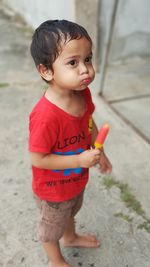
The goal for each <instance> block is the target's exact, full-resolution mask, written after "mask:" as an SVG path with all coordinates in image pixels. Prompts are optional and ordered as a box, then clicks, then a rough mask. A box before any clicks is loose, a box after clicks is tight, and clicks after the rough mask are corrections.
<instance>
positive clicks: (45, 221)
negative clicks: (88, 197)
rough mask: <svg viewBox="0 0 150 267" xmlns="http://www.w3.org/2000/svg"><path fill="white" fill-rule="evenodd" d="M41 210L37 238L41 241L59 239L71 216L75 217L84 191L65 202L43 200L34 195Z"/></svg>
mask: <svg viewBox="0 0 150 267" xmlns="http://www.w3.org/2000/svg"><path fill="white" fill-rule="evenodd" d="M34 198H35V201H36V204H37V206H38V208H39V210H40V216H39V222H38V225H37V238H38V240H39V241H41V242H51V241H58V240H59V239H60V238H61V237H62V236H63V234H64V231H65V228H66V225H67V223H68V221H69V218H70V217H74V216H75V215H76V213H77V212H78V211H79V210H80V208H81V206H82V202H83V192H82V193H80V194H79V195H78V196H76V197H75V198H73V199H71V200H68V201H64V202H48V201H45V200H44V201H43V200H41V199H40V198H38V197H37V196H35V195H34Z"/></svg>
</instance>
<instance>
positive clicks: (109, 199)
mask: <svg viewBox="0 0 150 267" xmlns="http://www.w3.org/2000/svg"><path fill="white" fill-rule="evenodd" d="M0 36H1V45H0V58H1V60H0V101H1V105H0V114H1V116H0V123H1V142H0V150H1V158H0V164H1V168H0V171H1V183H0V200H1V201H0V218H1V224H0V241H1V242H0V266H2V267H12V266H13V267H20V266H21V267H37V266H38V267H43V266H48V265H47V258H46V256H45V254H44V252H43V250H42V248H41V247H40V245H39V243H38V242H37V240H36V237H35V222H36V208H35V205H34V201H33V199H32V192H31V169H30V163H29V157H28V152H27V136H28V114H29V112H30V111H31V108H32V107H33V105H34V104H35V103H36V101H37V100H38V99H39V97H40V96H41V94H42V93H43V87H44V83H43V82H42V81H41V80H40V79H39V77H38V75H37V73H36V71H35V68H34V65H33V63H32V60H31V58H30V55H29V44H30V40H31V32H30V31H29V30H28V29H27V28H26V27H24V26H22V25H21V24H20V22H19V20H18V21H17V18H15V17H14V16H13V15H12V16H11V17H9V16H6V14H4V12H3V10H0ZM145 64H146V63H145ZM145 64H143V66H144V68H145ZM120 72H121V70H120ZM113 74H114V75H112V82H109V85H110V86H109V88H108V89H107V90H110V88H116V86H115V77H117V76H116V72H115V71H114V72H113ZM130 75H131V76H132V73H130ZM141 75H142V74H141ZM113 76H114V77H113ZM139 77H140V76H139ZM147 77H148V76H147ZM98 81H99V77H98V75H97V76H96V79H95V81H94V82H93V84H92V86H91V90H92V94H93V101H94V102H95V105H96V111H95V114H94V117H95V120H96V122H97V125H98V127H100V126H101V125H102V124H103V123H104V122H108V123H109V124H110V127H111V130H110V134H109V136H108V138H107V140H106V144H105V150H106V152H107V154H108V156H109V158H110V159H111V161H112V164H113V167H114V170H113V173H112V175H111V176H110V177H109V181H110V185H113V184H114V185H113V186H112V187H111V188H110V189H108V185H107V186H106V183H105V184H104V181H106V179H107V181H108V177H105V176H102V175H101V174H100V173H99V170H98V169H97V168H92V169H91V177H90V181H89V184H88V186H87V189H86V193H85V201H84V205H83V208H82V210H81V212H80V213H79V214H78V215H77V228H78V230H80V231H81V232H92V233H93V234H96V235H97V237H98V238H100V240H101V247H100V248H98V249H77V248H71V249H64V248H62V249H63V253H64V255H65V257H66V258H67V259H68V261H69V262H70V264H71V265H72V266H73V267H80V266H81V267H149V266H150V254H149V251H150V194H149V191H150V174H149V173H150V163H149V158H150V146H149V144H148V143H147V142H146V141H145V140H144V139H143V138H142V137H141V136H140V135H139V134H138V133H137V132H135V130H134V129H133V128H132V127H131V126H130V125H129V124H127V123H126V122H125V121H124V120H122V118H121V117H120V116H118V115H117V114H116V113H115V112H114V111H113V110H112V107H111V105H110V104H108V103H107V102H106V101H104V100H103V99H102V98H100V97H98V95H97V91H98V89H99V88H98ZM146 81H148V78H147V80H146ZM125 82H126V80H125V79H123V80H122V79H121V80H120V85H119V83H118V82H117V91H115V94H116V95H115V98H114V97H113V96H112V97H111V98H110V99H116V98H117V97H118V94H120V95H119V98H122V97H124V94H123V93H124V92H125V91H124V90H123V89H122V90H123V92H122V93H121V91H120V90H118V89H119V88H124V87H125V86H126V85H125ZM140 82H141V80H140ZM106 84H108V81H107V83H106ZM142 85H143V88H144V86H145V83H144V81H143V83H142ZM126 88H128V86H126ZM115 90H116V89H115ZM146 90H148V91H146V94H149V84H148V82H147V83H146ZM107 92H108V91H107ZM107 92H106V91H105V93H107ZM129 93H130V92H129ZM133 93H134V90H133ZM110 94H112V90H110V92H109V93H107V98H108V97H110ZM126 96H128V95H126ZM144 99H145V101H148V98H147V99H146V98H144ZM134 101H136V100H134ZM138 101H139V100H138ZM121 103H122V104H123V103H125V102H120V104H116V103H114V104H113V105H116V106H117V105H118V106H117V107H118V109H119V105H120V106H121ZM130 103H131V102H128V101H126V103H125V104H124V108H123V107H120V110H119V111H120V112H121V109H124V110H125V109H126V110H128V109H129V108H132V114H131V110H130V112H129V115H128V119H129V120H131V117H132V118H133V115H134V116H135V119H136V122H137V121H138V120H139V114H138V111H139V107H140V110H142V111H141V115H143V117H142V119H141V122H142V124H143V125H144V127H145V129H146V130H144V129H142V131H144V134H145V135H147V133H149V132H148V131H149V130H148V129H149V121H147V119H146V118H147V117H145V115H144V114H147V113H148V110H147V112H146V110H145V109H146V107H147V105H146V104H145V102H144V104H143V105H142V104H140V106H139V107H138V103H137V104H136V105H135V106H133V105H131V106H130ZM128 104H129V106H128ZM142 107H143V108H142ZM136 114H137V117H136ZM131 115H132V116H131ZM145 119H146V121H145V124H144V120H145ZM132 123H133V124H134V120H133V119H132ZM136 126H137V125H136ZM146 126H147V127H146ZM140 128H141V125H140ZM107 184H108V183H107ZM125 184H127V186H125ZM124 188H125V189H127V190H126V192H125V190H124ZM124 196H125V197H126V198H124ZM133 196H134V197H133ZM140 205H141V206H140Z"/></svg>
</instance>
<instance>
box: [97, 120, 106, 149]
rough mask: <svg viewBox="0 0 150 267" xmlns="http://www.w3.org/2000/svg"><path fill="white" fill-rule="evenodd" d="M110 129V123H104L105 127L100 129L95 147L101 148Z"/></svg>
mask: <svg viewBox="0 0 150 267" xmlns="http://www.w3.org/2000/svg"><path fill="white" fill-rule="evenodd" d="M108 131H109V125H108V124H104V125H103V127H102V128H101V129H100V131H99V133H98V136H97V138H96V140H95V143H94V146H95V148H101V147H102V146H103V144H104V142H105V139H106V136H107V134H108Z"/></svg>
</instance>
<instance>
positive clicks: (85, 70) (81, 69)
mask: <svg viewBox="0 0 150 267" xmlns="http://www.w3.org/2000/svg"><path fill="white" fill-rule="evenodd" d="M84 73H88V67H87V66H86V65H85V64H83V63H82V64H81V65H80V74H84Z"/></svg>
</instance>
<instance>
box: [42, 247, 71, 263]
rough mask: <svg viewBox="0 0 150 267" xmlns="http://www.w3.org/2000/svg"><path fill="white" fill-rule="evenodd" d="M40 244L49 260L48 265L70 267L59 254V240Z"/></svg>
mask: <svg viewBox="0 0 150 267" xmlns="http://www.w3.org/2000/svg"><path fill="white" fill-rule="evenodd" d="M42 244H43V247H44V249H45V251H46V253H47V255H48V259H49V261H50V265H49V267H71V266H70V265H69V264H68V263H67V262H66V261H65V259H64V258H63V256H62V254H61V250H60V246H59V242H44V243H42Z"/></svg>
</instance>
